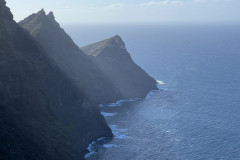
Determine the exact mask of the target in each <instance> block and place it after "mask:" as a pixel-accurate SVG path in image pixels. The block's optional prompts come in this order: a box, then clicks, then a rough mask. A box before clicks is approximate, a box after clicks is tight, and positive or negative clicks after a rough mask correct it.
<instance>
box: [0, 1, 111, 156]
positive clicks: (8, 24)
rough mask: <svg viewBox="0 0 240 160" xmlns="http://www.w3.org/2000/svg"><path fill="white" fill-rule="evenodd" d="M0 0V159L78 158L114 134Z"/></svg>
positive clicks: (93, 107)
mask: <svg viewBox="0 0 240 160" xmlns="http://www.w3.org/2000/svg"><path fill="white" fill-rule="evenodd" d="M5 5H6V2H5V1H4V0H0V68H1V69H0V159H4V160H5V159H7V160H46V159H47V160H63V159H64V160H79V159H83V155H84V154H83V152H84V151H85V148H86V147H87V145H88V144H89V143H90V142H91V141H92V140H95V139H97V138H100V137H103V136H112V134H111V131H110V129H109V127H108V126H107V124H106V122H105V120H104V118H103V117H102V116H101V115H100V112H99V108H98V107H97V106H94V105H91V103H89V101H88V99H87V97H86V96H85V94H84V93H82V92H80V91H79V89H78V88H77V87H76V86H75V84H74V82H72V80H71V79H70V78H68V77H67V76H66V75H65V73H63V72H62V71H61V70H60V69H59V68H58V67H57V65H55V62H54V61H52V60H50V59H49V58H48V53H46V52H45V51H44V50H43V48H41V46H40V45H39V44H38V43H37V42H36V41H35V40H33V39H32V38H31V36H30V35H29V33H28V32H27V31H25V30H23V29H22V28H20V27H19V26H18V24H17V23H15V22H14V21H13V16H12V14H11V12H10V10H9V8H7V7H6V6H5Z"/></svg>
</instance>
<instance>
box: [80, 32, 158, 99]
mask: <svg viewBox="0 0 240 160" xmlns="http://www.w3.org/2000/svg"><path fill="white" fill-rule="evenodd" d="M81 50H82V51H84V52H85V53H86V54H87V55H89V56H91V57H92V59H93V61H94V62H95V64H97V66H98V67H99V68H100V69H101V70H102V71H103V73H104V74H105V75H106V76H107V77H108V78H109V79H110V80H111V82H112V83H113V84H114V86H116V87H117V88H118V89H119V90H120V92H121V94H122V95H124V96H125V97H126V98H136V97H138V98H142V97H145V96H146V94H147V93H148V92H149V91H150V90H156V89H157V87H156V81H155V80H154V79H153V78H152V77H150V76H149V75H148V74H147V73H146V72H145V71H144V70H143V69H142V68H140V67H139V66H138V65H137V64H135V63H134V61H133V60H132V58H131V56H130V54H129V53H128V51H127V49H126V47H125V43H124V42H123V40H122V39H121V37H120V36H118V35H117V36H114V37H112V38H109V39H106V40H103V41H100V42H97V43H94V44H91V45H87V46H84V47H81Z"/></svg>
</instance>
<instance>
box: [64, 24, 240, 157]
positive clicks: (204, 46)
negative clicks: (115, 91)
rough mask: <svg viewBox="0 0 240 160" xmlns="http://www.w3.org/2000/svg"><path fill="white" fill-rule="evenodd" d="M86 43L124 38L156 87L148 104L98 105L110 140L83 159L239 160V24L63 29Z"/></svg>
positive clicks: (81, 42)
mask: <svg viewBox="0 0 240 160" xmlns="http://www.w3.org/2000/svg"><path fill="white" fill-rule="evenodd" d="M64 28H66V31H67V32H68V33H70V35H71V36H72V37H73V39H74V40H75V42H76V43H77V44H78V45H79V46H82V45H85V44H88V43H92V42H95V41H98V40H101V39H104V38H108V37H111V36H113V35H115V34H119V35H120V36H122V38H123V40H124V41H125V43H126V46H127V48H128V51H129V52H130V53H131V55H132V57H133V59H134V60H135V62H136V63H137V64H139V65H140V66H141V67H142V68H144V69H145V70H146V71H147V72H148V73H149V74H150V75H151V76H153V77H154V78H155V79H156V80H159V81H162V82H164V83H161V84H159V88H160V89H159V91H154V92H152V93H151V94H149V95H148V96H147V97H146V98H145V99H140V100H130V101H127V102H124V101H121V102H118V103H116V104H111V105H103V106H101V110H102V114H103V115H105V117H106V120H107V122H108V124H109V125H110V126H111V128H112V129H113V132H114V135H115V138H114V139H113V140H111V141H107V142H106V143H105V144H103V145H99V144H98V143H95V144H93V145H92V147H91V146H90V148H89V149H91V150H92V151H93V152H92V154H89V155H87V159H88V160H239V159H240V25H236V24H235V25H233V24H231V25H230V24H228V25H227V24H224V25H223V24H211V25H210V24H209V25H206V24H205V25H204V24H198V25H197V24H195V25H120V26H117V25H89V26H88V25H81V26H64Z"/></svg>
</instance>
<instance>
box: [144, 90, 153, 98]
mask: <svg viewBox="0 0 240 160" xmlns="http://www.w3.org/2000/svg"><path fill="white" fill-rule="evenodd" d="M153 94H154V91H150V92H149V93H148V94H147V95H146V97H145V99H149V98H150V97H151V96H152V95H153Z"/></svg>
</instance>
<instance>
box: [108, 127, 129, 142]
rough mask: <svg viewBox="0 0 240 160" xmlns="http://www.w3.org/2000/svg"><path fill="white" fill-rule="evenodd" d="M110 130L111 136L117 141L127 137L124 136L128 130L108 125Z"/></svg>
mask: <svg viewBox="0 0 240 160" xmlns="http://www.w3.org/2000/svg"><path fill="white" fill-rule="evenodd" d="M109 126H110V128H111V129H112V132H113V135H114V137H115V138H117V139H126V138H127V137H128V136H127V135H126V132H127V131H128V129H126V128H118V126H117V125H109Z"/></svg>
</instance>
